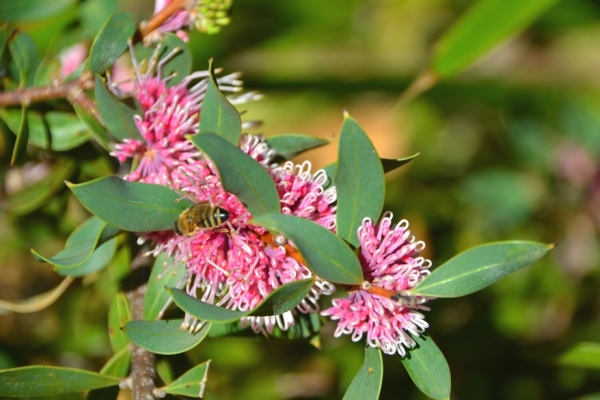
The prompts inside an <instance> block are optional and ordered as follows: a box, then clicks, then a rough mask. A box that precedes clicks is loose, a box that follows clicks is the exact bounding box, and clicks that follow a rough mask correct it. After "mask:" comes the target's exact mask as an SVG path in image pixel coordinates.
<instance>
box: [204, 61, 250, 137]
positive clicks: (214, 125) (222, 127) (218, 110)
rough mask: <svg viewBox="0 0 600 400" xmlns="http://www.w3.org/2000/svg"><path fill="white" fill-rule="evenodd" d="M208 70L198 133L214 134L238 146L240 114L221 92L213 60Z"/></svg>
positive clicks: (240, 126) (240, 125)
mask: <svg viewBox="0 0 600 400" xmlns="http://www.w3.org/2000/svg"><path fill="white" fill-rule="evenodd" d="M208 69H209V71H210V79H209V82H208V86H207V88H206V94H205V95H204V100H202V111H201V113H200V128H199V131H198V132H199V133H214V134H215V135H218V136H220V137H222V138H223V139H225V140H227V141H228V142H229V143H231V144H233V145H234V146H237V145H238V142H239V141H240V135H241V132H242V121H241V119H240V114H239V113H238V112H237V110H236V109H235V107H234V106H232V105H231V103H230V102H229V100H227V99H226V98H225V96H223V94H222V93H221V91H220V90H219V88H218V86H217V84H216V79H215V76H214V73H213V66H212V60H211V61H210V62H209V65H208Z"/></svg>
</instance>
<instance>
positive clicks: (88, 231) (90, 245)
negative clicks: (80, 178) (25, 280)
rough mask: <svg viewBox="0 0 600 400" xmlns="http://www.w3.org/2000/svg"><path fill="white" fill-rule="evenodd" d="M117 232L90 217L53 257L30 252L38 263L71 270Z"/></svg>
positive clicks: (32, 250)
mask: <svg viewBox="0 0 600 400" xmlns="http://www.w3.org/2000/svg"><path fill="white" fill-rule="evenodd" d="M118 232H119V231H118V230H116V229H115V228H114V227H113V226H111V225H107V224H106V222H104V221H102V220H101V219H99V218H97V217H91V218H89V219H88V220H87V221H85V222H84V223H83V224H81V225H80V226H78V227H77V228H76V229H75V230H74V231H73V232H72V233H71V234H70V235H69V238H68V239H67V242H66V243H65V248H64V249H63V250H61V251H59V252H58V253H57V254H56V255H54V256H53V257H44V256H43V255H41V254H39V253H38V252H36V251H35V250H34V249H31V252H32V253H33V255H34V256H35V257H36V258H37V259H38V261H41V262H47V263H50V264H53V265H55V266H57V267H63V268H73V267H77V266H78V265H81V264H82V263H83V262H85V261H86V260H87V259H88V258H89V257H90V256H91V255H92V252H93V251H94V250H95V249H96V247H97V246H98V245H99V244H101V243H103V242H106V241H107V240H108V239H110V238H112V237H113V236H115V235H116V234H117V233H118ZM101 239H103V240H101Z"/></svg>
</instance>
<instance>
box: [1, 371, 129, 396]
mask: <svg viewBox="0 0 600 400" xmlns="http://www.w3.org/2000/svg"><path fill="white" fill-rule="evenodd" d="M120 381H121V379H119V378H115V377H111V376H105V375H100V374H97V373H95V372H89V371H84V370H81V369H74V368H63V367H46V366H31V367H22V368H12V369H5V370H2V371H0V396H8V397H38V396H52V395H59V394H66V393H76V392H83V391H85V390H91V389H99V388H103V387H108V386H115V385H118V384H119V382H120Z"/></svg>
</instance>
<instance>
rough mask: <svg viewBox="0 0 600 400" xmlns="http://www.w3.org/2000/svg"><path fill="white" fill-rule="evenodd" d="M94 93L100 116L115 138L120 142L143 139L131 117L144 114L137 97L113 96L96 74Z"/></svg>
mask: <svg viewBox="0 0 600 400" xmlns="http://www.w3.org/2000/svg"><path fill="white" fill-rule="evenodd" d="M94 93H95V96H96V105H97V106H98V111H99V112H100V116H101V117H102V120H103V121H104V124H105V125H106V127H107V128H108V130H109V131H110V133H111V134H112V135H113V136H114V137H115V138H117V139H118V140H120V141H121V142H122V141H123V140H124V139H138V140H142V141H143V140H144V138H143V137H142V135H141V134H140V131H138V128H137V126H135V122H134V119H133V117H134V116H135V115H140V116H141V115H143V114H144V111H143V110H142V106H141V105H140V103H139V102H138V101H137V99H135V98H133V97H125V98H119V97H117V96H115V95H114V94H113V93H112V92H111V91H110V90H108V88H107V87H106V84H105V82H104V81H103V80H102V78H100V77H99V76H98V75H96V84H95V89H94Z"/></svg>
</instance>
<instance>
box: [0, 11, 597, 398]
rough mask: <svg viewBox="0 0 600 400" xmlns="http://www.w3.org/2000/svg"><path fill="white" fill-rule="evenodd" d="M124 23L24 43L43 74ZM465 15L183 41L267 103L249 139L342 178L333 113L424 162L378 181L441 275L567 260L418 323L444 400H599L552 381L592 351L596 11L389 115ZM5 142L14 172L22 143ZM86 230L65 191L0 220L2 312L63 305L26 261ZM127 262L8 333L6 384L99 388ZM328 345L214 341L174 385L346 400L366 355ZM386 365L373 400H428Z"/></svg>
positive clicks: (62, 22) (585, 373)
mask: <svg viewBox="0 0 600 400" xmlns="http://www.w3.org/2000/svg"><path fill="white" fill-rule="evenodd" d="M116 3H117V2H116V1H114V0H113V1H104V0H90V1H83V2H82V3H81V4H72V5H71V6H69V7H67V8H66V9H65V10H63V11H62V12H60V13H59V14H57V15H55V16H53V17H52V18H50V19H47V20H43V21H30V22H26V23H21V24H19V25H18V26H19V27H20V29H22V30H23V31H25V32H27V33H29V34H30V35H32V36H33V37H34V40H35V41H36V43H37V45H38V46H39V54H40V56H45V57H48V58H53V57H56V55H57V54H58V52H59V51H60V49H61V48H62V47H63V46H65V45H68V44H71V43H75V42H77V41H79V40H81V38H84V39H86V40H89V41H91V40H92V39H93V35H94V34H95V33H96V32H97V31H98V29H99V28H100V26H101V24H102V23H103V22H104V20H105V19H106V17H107V16H108V15H110V14H111V13H112V12H114V11H117V10H126V11H130V12H132V13H133V14H134V15H136V17H138V18H139V19H142V18H147V17H148V16H149V15H150V14H151V13H152V8H153V4H151V2H149V1H141V0H136V1H121V2H118V4H116ZM472 3H473V2H472V1H471V0H405V1H402V0H371V1H368V0H361V1H358V0H352V1H341V0H330V1H327V2H323V1H318V0H302V1H295V2H291V1H269V0H237V1H235V2H234V9H233V15H232V22H231V25H230V26H228V27H226V28H225V29H224V30H223V32H222V33H221V34H219V35H217V36H214V37H207V36H202V35H200V34H198V33H192V34H191V37H190V46H191V48H192V50H193V52H194V62H195V68H196V69H205V68H206V67H207V60H208V59H209V58H210V57H214V58H215V64H216V65H217V66H222V67H224V69H225V72H233V71H243V72H244V78H243V79H244V81H245V86H246V88H248V89H252V90H259V91H260V92H262V93H264V94H265V98H264V99H263V100H261V101H259V102H255V103H251V104H246V105H242V106H240V107H239V108H240V109H242V110H247V112H246V113H245V114H244V116H243V118H244V119H247V120H248V119H253V120H254V119H256V120H262V121H264V125H263V126H262V127H261V128H260V129H257V130H255V131H254V132H253V133H263V134H265V135H267V136H271V135H275V134H278V133H304V134H311V135H315V136H319V137H322V138H333V139H334V142H333V144H331V145H329V146H327V147H325V148H322V149H318V150H315V151H312V152H311V153H308V155H307V156H308V158H309V159H310V160H311V161H312V163H313V167H314V169H315V170H316V169H317V168H319V167H323V166H325V165H327V164H329V163H330V162H332V161H333V160H335V158H336V147H335V138H336V137H337V135H338V133H339V128H340V126H341V123H342V111H343V110H344V109H346V110H348V112H349V113H350V114H351V115H352V116H353V117H354V118H355V119H356V120H357V121H358V122H359V123H360V124H361V125H362V127H363V128H364V129H365V131H366V132H367V133H368V134H369V135H370V136H371V138H372V140H373V142H374V143H375V146H376V148H377V150H378V151H379V153H380V155H381V156H382V157H387V158H398V157H405V156H408V155H411V154H414V153H416V152H417V151H419V150H422V154H421V155H420V156H419V157H417V158H416V159H415V160H413V161H412V162H411V163H409V164H408V165H407V166H405V167H403V168H401V169H400V170H398V171H395V172H394V173H391V174H389V175H388V176H387V178H388V179H387V183H388V186H387V191H386V209H389V210H391V211H393V212H394V216H395V219H396V220H400V219H403V218H406V219H408V220H409V221H410V224H411V229H412V232H413V233H414V234H415V235H416V237H417V239H420V240H424V241H425V242H426V243H427V248H426V254H425V256H426V257H428V258H430V259H431V260H432V261H433V265H434V267H435V266H437V265H440V264H441V263H442V262H444V261H446V260H448V259H449V258H450V257H452V256H453V255H455V254H457V253H458V252H460V251H462V250H465V249H466V248H468V247H471V246H475V245H478V244H481V243H485V242H489V241H495V240H509V239H526V240H536V241H542V242H547V243H552V242H556V243H558V247H557V248H556V249H555V250H553V251H552V252H551V254H550V255H549V256H546V257H544V258H543V259H542V260H541V261H540V262H538V263H536V264H535V265H533V266H532V267H529V268H526V269H525V270H522V271H520V272H518V273H515V274H513V275H511V276H509V277H507V278H505V279H503V280H502V281H500V282H498V283H496V284H495V285H493V286H491V287H489V288H487V289H485V290H483V291H481V292H478V293H475V294H473V295H470V296H467V297H464V298H459V299H441V300H436V301H433V302H430V303H428V305H430V306H431V308H432V310H431V312H428V313H427V321H428V322H429V324H430V328H429V330H428V333H429V334H430V335H431V336H432V337H433V339H434V340H435V341H436V343H437V344H438V346H439V347H440V349H441V350H442V352H443V353H444V355H445V356H446V358H447V360H448V362H449V364H450V369H451V373H452V387H453V389H452V393H453V398H456V399H531V400H537V399H569V398H577V397H579V396H582V395H584V394H589V393H595V392H600V372H599V371H598V370H585V369H577V368H572V367H564V366H560V365H557V363H556V357H557V356H558V355H560V354H561V353H562V352H564V351H565V350H566V349H568V348H569V347H571V346H573V345H574V344H576V343H578V342H580V341H584V340H586V341H599V338H600V290H598V288H599V287H600V268H599V267H600V254H599V250H598V249H599V247H598V242H599V238H598V229H599V227H600V170H599V165H600V163H599V161H600V52H599V51H598V48H599V46H600V2H598V1H592V0H568V1H567V0H563V1H562V2H559V3H558V4H557V5H556V6H554V7H553V8H551V9H550V10H549V11H548V12H546V13H545V14H544V15H543V16H542V17H541V18H539V19H538V20H537V21H536V22H535V23H534V24H533V25H532V26H531V27H529V28H528V29H527V30H526V31H525V32H524V33H522V34H519V35H516V36H514V37H512V38H510V39H509V40H506V41H503V42H502V43H501V44H500V45H499V46H496V47H495V48H494V50H493V51H491V52H489V53H488V54H486V55H485V56H484V57H483V58H481V59H480V60H478V62H476V63H475V64H474V65H473V66H471V67H470V68H469V69H468V70H466V71H465V72H464V73H462V74H460V75H459V76H458V77H457V78H455V79H452V80H449V81H446V82H443V83H441V84H439V85H437V86H436V87H435V88H433V89H432V90H430V91H429V92H426V93H425V94H423V95H421V96H420V97H418V98H417V99H416V100H414V101H413V102H411V103H410V104H408V105H401V104H399V103H398V100H399V97H400V95H401V93H402V92H403V90H404V89H405V88H406V87H407V86H408V84H409V83H410V82H411V81H412V79H413V78H414V77H415V76H416V75H417V74H418V73H419V72H420V71H421V70H422V69H423V68H425V67H426V65H427V62H428V59H429V56H430V54H431V51H432V48H433V45H434V43H435V42H436V40H437V39H438V38H439V37H440V36H441V35H442V34H443V33H444V32H445V31H446V30H447V28H448V27H449V26H451V24H452V23H453V22H454V21H455V20H456V18H457V17H458V16H460V15H461V14H462V13H463V12H464V11H465V9H466V8H467V7H468V6H469V5H471V4H472ZM2 127H3V130H4V131H6V127H5V126H4V125H2ZM3 133H4V134H3V140H2V142H1V143H0V149H1V150H2V161H3V164H4V165H8V161H9V160H10V153H11V149H12V145H13V144H12V143H13V142H14V138H12V135H10V134H6V132H3ZM11 140H12V142H11ZM95 152H96V150H95V149H93V148H92V147H90V146H87V145H85V146H82V147H80V148H78V149H77V150H75V151H73V152H72V153H73V155H77V156H78V157H82V158H87V159H89V160H90V161H89V162H88V164H86V166H84V167H82V168H80V169H78V171H77V178H74V179H75V181H85V180H88V179H90V177H93V176H95V175H96V174H98V169H103V168H104V169H106V170H110V168H114V164H113V165H110V164H109V163H107V162H106V161H103V160H101V159H100V158H98V156H97V154H96V153H95ZM42 156H44V155H43V154H42ZM45 156H46V157H49V156H48V155H45ZM303 158H304V157H302V158H301V159H303ZM299 160H300V159H299ZM26 172H27V171H25V170H24V169H20V168H16V169H13V170H11V171H10V172H9V171H6V170H5V171H2V173H1V174H2V179H3V181H4V182H3V183H4V185H3V187H4V189H3V195H5V194H6V193H9V192H11V191H14V190H16V189H15V187H16V188H17V189H18V187H19V183H22V181H23V179H25V178H23V176H25V173H26ZM11 185H12V186H11ZM85 218H86V214H85V211H84V210H83V209H82V208H81V206H79V205H78V204H77V202H76V201H74V199H72V198H70V197H69V196H68V193H67V192H66V191H64V190H63V191H61V192H60V193H59V194H58V195H57V196H54V197H53V198H51V199H50V200H49V201H48V202H46V203H45V205H44V206H43V207H41V208H40V209H38V210H36V211H35V212H33V213H31V214H28V215H25V216H14V215H7V214H4V213H3V214H1V215H0V259H1V260H2V262H1V263H0V271H1V272H0V276H1V278H0V298H2V299H8V300H14V299H20V298H26V297H30V296H32V295H34V294H37V293H40V292H43V291H45V290H49V289H51V288H52V287H54V286H56V285H57V284H58V282H60V279H59V278H58V277H57V276H55V275H54V274H53V273H52V271H51V268H50V267H49V266H48V265H47V264H40V263H37V262H36V261H35V260H34V259H33V257H32V256H31V254H30V253H29V251H28V246H32V247H33V248H35V249H36V250H38V251H39V252H40V253H42V254H53V253H54V252H56V251H58V250H60V249H61V248H62V246H63V245H64V241H65V239H66V237H67V236H68V234H69V233H70V232H71V231H72V230H73V228H74V227H75V226H77V225H78V224H79V223H80V222H81V221H82V220H84V219H85ZM58 221H60V223H59V222H58ZM123 252H124V250H122V253H123ZM121 256H122V257H121V261H119V260H117V261H115V262H113V263H111V265H110V266H109V268H108V269H105V270H104V271H102V272H101V273H99V274H96V275H94V276H90V277H86V278H85V279H83V280H79V281H77V282H76V283H75V284H74V285H72V287H70V288H69V290H68V291H67V293H66V295H64V296H63V297H62V298H61V299H60V300H59V301H58V302H57V303H56V304H54V305H53V306H51V307H50V308H48V309H46V310H44V311H41V312H37V313H33V314H25V315H15V314H7V315H0V368H6V367H11V366H22V365H30V364H59V365H66V366H74V367H81V368H88V369H94V370H98V369H100V367H101V366H102V365H103V363H104V362H105V361H106V360H107V359H108V357H109V356H110V346H109V343H108V336H107V332H106V317H107V310H108V304H109V303H110V301H111V299H112V297H113V295H114V293H115V291H116V290H117V285H116V282H118V280H119V279H120V278H121V277H122V276H123V274H124V273H125V272H123V261H122V260H125V259H126V257H127V254H121ZM333 330H334V326H333V325H332V324H329V325H327V326H326V327H325V329H324V330H323V332H322V338H321V350H318V349H316V348H315V347H313V346H311V345H309V344H307V343H303V342H284V341H278V340H274V339H270V340H265V339H264V338H261V337H253V338H237V337H228V338H219V339H207V340H206V341H204V342H203V343H202V344H201V345H200V346H199V347H197V348H196V349H194V350H193V351H191V352H190V353H188V354H187V355H179V356H177V357H171V358H170V360H171V366H172V368H173V369H174V370H175V375H176V376H177V375H178V374H179V373H181V372H183V371H185V370H186V368H188V367H189V365H193V364H195V363H199V362H202V361H204V360H206V359H209V358H210V359H212V363H211V367H210V370H209V379H208V386H207V387H208V389H209V390H210V391H211V392H212V393H213V394H214V395H215V396H216V397H214V398H218V399H223V400H227V399H265V400H268V399H284V398H308V399H338V398H341V397H342V396H343V393H344V390H345V388H346V387H347V386H348V385H349V383H350V381H351V379H352V377H353V376H354V374H355V373H356V371H357V370H358V368H359V367H360V365H361V363H362V359H363V354H364V350H363V346H362V344H361V343H353V342H351V341H350V340H349V339H348V338H341V339H335V338H333ZM159 358H160V357H159ZM384 364H385V369H384V371H385V372H384V382H383V390H382V395H381V399H397V398H403V399H423V398H425V397H424V395H422V394H421V393H420V392H419V391H418V389H416V387H415V386H414V385H413V384H412V382H411V381H410V379H409V377H408V375H407V374H406V372H405V371H404V369H403V367H402V365H401V363H400V360H399V359H398V358H397V357H390V356H385V357H384ZM123 396H125V397H123V398H127V397H126V396H127V394H126V393H124V394H123ZM80 397H81V396H72V398H80ZM63 398H64V397H63ZM209 398H210V397H209ZM590 398H591V397H590ZM597 398H600V395H598V397H597Z"/></svg>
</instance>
